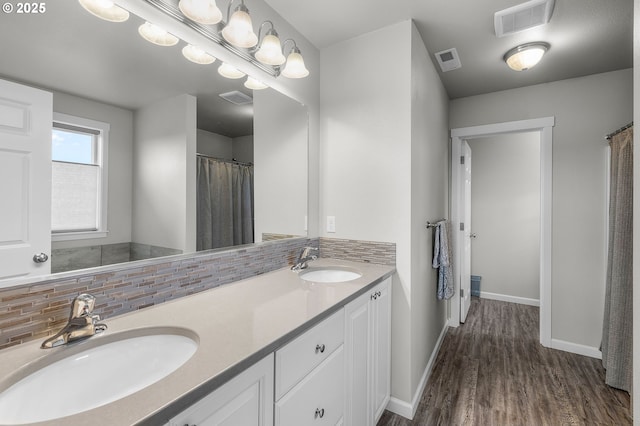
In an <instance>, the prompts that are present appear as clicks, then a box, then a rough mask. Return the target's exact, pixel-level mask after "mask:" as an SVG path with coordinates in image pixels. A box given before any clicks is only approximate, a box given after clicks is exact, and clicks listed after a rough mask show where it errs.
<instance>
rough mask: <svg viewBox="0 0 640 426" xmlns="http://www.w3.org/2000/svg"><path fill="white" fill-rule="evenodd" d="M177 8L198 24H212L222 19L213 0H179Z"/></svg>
mask: <svg viewBox="0 0 640 426" xmlns="http://www.w3.org/2000/svg"><path fill="white" fill-rule="evenodd" d="M178 8H179V9H180V11H181V12H182V13H183V14H184V16H186V17H187V18H189V19H191V20H192V21H195V22H197V23H199V24H205V25H213V24H217V23H218V22H220V21H222V12H220V9H218V6H217V5H216V1H215V0H180V3H178Z"/></svg>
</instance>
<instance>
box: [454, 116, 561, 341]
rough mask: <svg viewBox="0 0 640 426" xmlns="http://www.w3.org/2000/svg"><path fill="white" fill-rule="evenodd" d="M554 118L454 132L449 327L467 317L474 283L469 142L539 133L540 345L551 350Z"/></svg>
mask: <svg viewBox="0 0 640 426" xmlns="http://www.w3.org/2000/svg"><path fill="white" fill-rule="evenodd" d="M554 123H555V118H554V117H545V118H539V119H532V120H522V121H511V122H505V123H497V124H488V125H482V126H474V127H464V128H457V129H452V130H451V171H452V172H451V222H452V228H453V229H454V232H453V235H452V244H453V261H454V262H453V279H454V284H455V288H456V291H454V295H453V297H452V298H451V304H450V316H449V325H450V326H452V327H457V326H459V325H460V322H463V321H464V318H463V315H465V314H466V312H465V308H464V306H463V304H464V300H465V297H464V295H466V294H470V291H471V288H470V287H471V283H470V282H467V281H469V280H463V279H462V277H463V275H464V274H463V268H465V264H466V263H468V262H469V258H468V256H466V255H465V250H464V247H465V243H466V239H468V237H469V229H468V228H467V230H466V232H465V224H464V220H465V219H464V215H465V212H466V210H468V209H466V208H465V203H467V202H468V200H466V197H465V191H464V186H465V168H464V167H461V165H462V166H464V164H461V163H462V162H463V161H461V158H462V157H463V156H464V155H463V149H464V148H463V147H464V143H465V141H467V140H473V139H477V138H485V137H489V136H497V135H504V134H510V133H521V132H538V133H539V136H540V246H539V247H540V265H539V268H540V269H539V271H540V279H539V281H540V283H539V285H540V343H541V344H542V345H543V346H547V347H549V346H551V202H552V197H551V193H552V180H551V179H552V167H551V166H552V142H553V137H552V127H553V125H554Z"/></svg>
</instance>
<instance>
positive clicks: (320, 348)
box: [316, 343, 325, 354]
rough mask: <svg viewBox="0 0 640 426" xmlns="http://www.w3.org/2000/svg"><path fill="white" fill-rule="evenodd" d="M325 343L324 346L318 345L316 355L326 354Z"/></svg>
mask: <svg viewBox="0 0 640 426" xmlns="http://www.w3.org/2000/svg"><path fill="white" fill-rule="evenodd" d="M324 349H325V348H324V343H323V344H322V345H316V353H321V354H322V353H324Z"/></svg>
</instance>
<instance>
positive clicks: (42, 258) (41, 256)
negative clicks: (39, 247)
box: [33, 253, 49, 263]
mask: <svg viewBox="0 0 640 426" xmlns="http://www.w3.org/2000/svg"><path fill="white" fill-rule="evenodd" d="M47 260H49V256H47V255H46V254H45V253H37V254H34V255H33V261H34V262H36V263H44V262H46V261H47Z"/></svg>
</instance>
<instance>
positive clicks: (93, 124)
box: [51, 112, 111, 241]
mask: <svg viewBox="0 0 640 426" xmlns="http://www.w3.org/2000/svg"><path fill="white" fill-rule="evenodd" d="M54 123H60V124H66V125H69V126H73V127H78V128H81V129H82V128H84V129H88V130H93V131H98V132H99V134H98V135H96V145H97V146H96V153H95V155H96V163H97V165H98V167H99V170H100V171H99V175H100V178H99V179H98V191H99V195H98V207H97V213H98V217H97V218H96V219H97V221H96V223H97V230H93V231H66V232H53V231H51V241H69V240H81V239H89V238H105V237H106V236H107V234H108V233H109V231H108V228H107V212H108V203H107V200H108V181H109V180H108V170H109V168H108V153H109V130H110V128H111V125H110V124H109V123H104V122H102V121H97V120H91V119H88V118H83V117H77V116H74V115H70V114H62V113H58V112H54V113H53V121H52V123H51V128H52V131H53V128H54V127H53V124H54ZM52 143H53V133H52ZM51 161H52V162H53V161H54V160H53V159H51Z"/></svg>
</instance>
